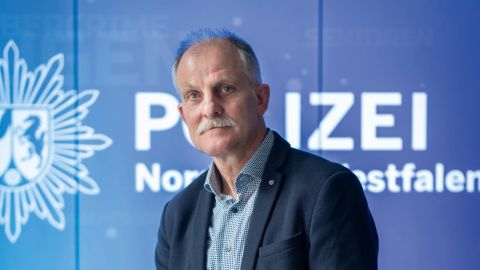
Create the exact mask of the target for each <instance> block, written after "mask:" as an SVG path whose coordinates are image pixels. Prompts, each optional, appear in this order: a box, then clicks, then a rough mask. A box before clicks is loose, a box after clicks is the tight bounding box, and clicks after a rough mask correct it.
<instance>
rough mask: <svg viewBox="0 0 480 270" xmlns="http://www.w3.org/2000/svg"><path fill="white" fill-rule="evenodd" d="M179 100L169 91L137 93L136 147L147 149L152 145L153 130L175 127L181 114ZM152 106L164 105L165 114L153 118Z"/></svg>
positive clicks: (142, 149) (139, 149)
mask: <svg viewBox="0 0 480 270" xmlns="http://www.w3.org/2000/svg"><path fill="white" fill-rule="evenodd" d="M177 104H178V100H177V99H176V98H175V97H174V96H172V95H170V94H167V93H162V92H155V93H146V92H139V93H137V94H136V95H135V149H136V150H138V151H147V150H150V147H151V133H152V131H161V130H167V129H170V128H172V127H174V126H175V125H176V124H177V122H178V119H179V118H180V115H179V113H178V111H177ZM152 106H162V107H163V108H164V110H165V114H164V115H163V117H160V118H152V116H151V109H152Z"/></svg>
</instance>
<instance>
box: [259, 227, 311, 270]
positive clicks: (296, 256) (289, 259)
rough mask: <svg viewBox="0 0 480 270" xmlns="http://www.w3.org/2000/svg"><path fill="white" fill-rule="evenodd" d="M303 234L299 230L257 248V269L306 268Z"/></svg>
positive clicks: (306, 260) (306, 259)
mask: <svg viewBox="0 0 480 270" xmlns="http://www.w3.org/2000/svg"><path fill="white" fill-rule="evenodd" d="M307 265H308V256H307V253H306V242H305V235H304V234H303V233H302V232H299V233H297V234H295V235H293V236H291V237H289V238H287V239H285V240H281V241H278V242H275V243H272V244H269V245H266V246H263V247H260V249H259V250H258V266H259V268H258V269H275V270H281V269H308V267H307Z"/></svg>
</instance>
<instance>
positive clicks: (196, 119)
mask: <svg viewBox="0 0 480 270" xmlns="http://www.w3.org/2000/svg"><path fill="white" fill-rule="evenodd" d="M176 80H177V86H178V88H179V92H180V95H181V97H182V103H180V104H179V105H178V110H179V112H180V114H181V116H182V119H183V121H184V122H185V123H186V125H187V126H188V130H189V133H190V137H191V139H192V142H193V143H194V144H195V146H196V147H197V148H198V149H199V150H200V151H202V152H205V153H206V154H208V155H210V156H212V157H219V158H222V157H223V158H226V157H228V156H230V155H234V156H235V155H236V156H240V157H242V155H245V153H249V152H251V150H252V148H255V147H257V145H255V143H256V142H258V139H259V138H263V136H264V135H265V123H264V121H263V114H264V113H265V111H266V110H267V106H268V99H269V88H268V85H265V84H262V85H257V86H254V85H253V84H252V83H251V82H250V80H249V79H248V77H247V75H246V74H245V71H244V67H243V65H242V62H241V60H240V58H239V55H238V53H237V51H236V50H235V49H234V48H232V47H231V46H230V45H229V44H228V43H227V42H226V41H224V40H213V41H208V42H205V43H201V44H197V45H194V46H192V47H191V48H190V49H188V50H187V52H186V53H185V54H184V55H183V57H182V59H181V60H180V63H179V65H178V68H177V75H176ZM218 119H229V120H233V121H230V122H228V121H227V123H228V124H226V125H227V126H225V127H216V128H211V129H207V130H205V131H204V132H201V131H200V130H199V126H201V123H202V122H208V121H209V120H210V121H211V120H218ZM224 125H225V123H224ZM253 150H254V149H253Z"/></svg>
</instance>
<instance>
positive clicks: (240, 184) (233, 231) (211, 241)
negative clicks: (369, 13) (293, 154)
mask: <svg viewBox="0 0 480 270" xmlns="http://www.w3.org/2000/svg"><path fill="white" fill-rule="evenodd" d="M273 139H274V136H273V132H272V131H271V130H269V131H268V132H267V136H266V137H265V139H264V140H263V142H262V144H261V145H260V147H259V148H258V149H257V151H255V153H254V154H253V156H252V157H251V158H250V160H249V161H248V162H247V164H246V165H245V167H243V169H242V170H241V171H240V174H239V175H238V177H237V178H236V179H235V187H236V189H237V194H238V197H239V199H238V200H235V199H234V198H233V197H232V196H230V195H223V194H221V192H220V190H221V189H220V187H221V177H220V175H219V172H218V170H217V167H215V164H213V162H212V164H211V165H210V169H209V170H208V173H207V178H206V179H205V184H204V187H205V189H206V190H207V191H208V192H211V193H213V194H214V195H215V207H214V208H213V213H212V218H211V220H210V226H209V228H208V251H207V269H209V270H212V269H215V270H220V269H229V270H236V269H240V266H241V264H242V257H243V248H244V246H245V241H246V239H247V233H248V227H249V225H250V217H251V216H252V212H253V208H254V206H255V198H257V194H258V187H259V186H260V182H261V180H262V174H263V170H264V169H265V164H266V162H267V159H268V155H269V154H270V150H271V149H272V146H273Z"/></svg>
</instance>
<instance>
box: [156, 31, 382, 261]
mask: <svg viewBox="0 0 480 270" xmlns="http://www.w3.org/2000/svg"><path fill="white" fill-rule="evenodd" d="M172 73H173V79H174V82H175V85H176V87H177V89H178V92H179V94H180V96H181V100H182V101H181V103H180V104H179V105H178V110H179V112H180V114H181V116H182V119H183V121H184V122H185V124H186V125H187V127H188V130H189V134H190V137H191V139H192V142H193V144H194V145H195V146H196V148H197V149H198V150H200V151H202V152H204V153H206V154H208V155H209V156H211V157H212V159H213V162H212V164H211V166H210V168H209V169H208V171H206V172H205V173H203V174H202V175H201V176H200V177H198V179H196V180H195V181H194V182H192V183H191V184H190V185H189V186H188V187H187V188H186V189H185V190H183V191H182V192H181V193H179V194H178V195H177V196H175V197H174V198H173V199H172V200H171V201H170V202H169V203H167V205H166V206H165V208H164V211H163V215H162V220H161V224H160V229H159V232H158V244H157V248H156V252H155V262H156V267H157V269H228V270H230V269H276V270H279V269H376V268H377V253H378V237H377V232H376V229H375V224H374V222H373V219H372V217H371V215H370V212H369V209H368V205H367V202H366V200H365V196H364V194H363V190H362V188H361V185H360V184H359V182H358V180H357V179H356V177H355V176H354V175H353V174H352V173H351V172H350V171H349V170H348V169H346V168H344V167H342V166H341V165H338V164H335V163H332V162H329V161H327V160H325V159H322V158H320V157H317V156H314V155H311V154H308V153H305V152H302V151H299V150H296V149H293V148H291V147H290V145H289V144H288V143H287V142H286V141H285V140H284V139H283V138H281V137H280V136H279V135H278V134H277V133H275V132H274V131H272V130H269V129H267V128H266V125H265V121H264V119H263V115H264V113H265V112H266V110H267V107H268V102H269V97H270V89H269V86H268V85H267V84H264V83H262V82H261V76H260V68H259V65H258V61H257V59H256V56H255V54H254V52H253V50H252V48H251V47H250V45H248V44H247V43H246V42H245V41H244V40H242V39H240V38H239V37H237V36H236V35H234V34H233V33H230V32H228V31H212V30H201V31H197V32H194V33H192V34H191V35H190V36H189V38H187V40H185V41H184V42H182V43H181V45H180V48H179V50H178V53H177V58H176V62H175V64H174V66H173V72H172Z"/></svg>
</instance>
